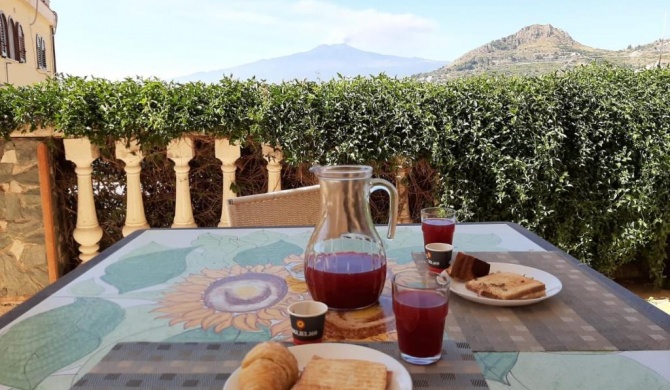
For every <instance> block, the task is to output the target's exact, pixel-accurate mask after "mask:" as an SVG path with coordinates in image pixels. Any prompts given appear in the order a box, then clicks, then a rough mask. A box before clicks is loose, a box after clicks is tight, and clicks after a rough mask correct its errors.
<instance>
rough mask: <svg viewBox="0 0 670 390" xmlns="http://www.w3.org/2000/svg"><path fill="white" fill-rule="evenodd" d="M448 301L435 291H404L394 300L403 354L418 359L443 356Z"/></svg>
mask: <svg viewBox="0 0 670 390" xmlns="http://www.w3.org/2000/svg"><path fill="white" fill-rule="evenodd" d="M448 302H449V301H448V298H447V297H446V296H444V295H442V294H440V293H438V292H435V291H419V290H404V291H398V292H397V293H396V294H395V295H394V296H393V313H394V314H395V323H396V329H397V331H398V347H399V348H400V352H401V353H403V354H405V355H409V356H411V357H414V358H430V357H434V356H438V355H440V354H441V353H442V340H443V337H444V324H445V322H446V319H447V312H448V311H449V303H448Z"/></svg>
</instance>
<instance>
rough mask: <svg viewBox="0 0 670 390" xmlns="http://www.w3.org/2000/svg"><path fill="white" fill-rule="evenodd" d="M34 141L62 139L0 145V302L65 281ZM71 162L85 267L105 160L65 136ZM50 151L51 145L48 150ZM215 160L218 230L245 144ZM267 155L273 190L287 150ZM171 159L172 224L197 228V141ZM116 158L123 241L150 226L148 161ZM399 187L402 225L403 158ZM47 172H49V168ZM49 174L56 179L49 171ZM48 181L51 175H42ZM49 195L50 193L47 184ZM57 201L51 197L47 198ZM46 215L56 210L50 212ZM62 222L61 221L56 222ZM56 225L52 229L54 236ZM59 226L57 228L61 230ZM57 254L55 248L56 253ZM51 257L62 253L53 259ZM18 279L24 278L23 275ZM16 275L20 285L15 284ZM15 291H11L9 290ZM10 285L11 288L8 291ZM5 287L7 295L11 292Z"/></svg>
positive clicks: (92, 250) (183, 143)
mask: <svg viewBox="0 0 670 390" xmlns="http://www.w3.org/2000/svg"><path fill="white" fill-rule="evenodd" d="M31 136H33V137H42V138H50V137H59V136H60V135H59V134H56V133H54V132H52V131H49V130H48V129H46V130H45V129H40V130H38V131H34V132H32V133H19V132H17V133H15V134H12V138H13V139H14V140H15V141H9V142H5V143H0V159H1V160H0V161H1V163H0V190H1V191H0V266H2V267H3V269H4V272H2V273H0V303H2V299H3V296H19V295H20V296H21V297H27V296H30V295H32V294H34V293H35V292H37V291H39V290H40V289H41V288H43V287H44V286H46V285H47V284H48V283H49V281H53V280H55V279H56V278H57V277H58V275H57V274H58V272H59V271H58V270H57V269H56V268H54V266H53V264H51V265H49V264H48V263H49V260H48V259H46V260H45V258H46V257H47V256H46V253H47V252H48V251H49V250H50V247H49V246H50V245H53V246H54V247H55V244H54V243H53V242H52V243H49V242H48V241H58V240H57V239H55V238H53V237H52V238H51V239H46V237H47V236H48V235H45V224H52V225H53V224H54V222H53V219H54V218H53V215H48V216H49V217H50V218H49V219H47V218H45V208H44V203H45V200H44V199H43V198H41V195H42V197H44V195H45V194H40V192H41V190H40V179H41V177H40V173H39V171H38V163H37V161H38V157H37V155H38V153H37V150H38V146H39V144H40V141H38V140H35V139H33V138H30V137H31ZM63 145H64V150H65V159H66V160H69V161H71V162H72V163H74V166H75V168H74V170H75V173H76V176H77V221H76V228H75V229H74V233H73V237H74V240H75V241H76V242H77V244H78V245H79V259H80V260H81V261H82V262H86V261H88V260H90V259H92V258H94V257H95V256H96V255H97V254H98V253H99V248H100V240H101V238H102V235H103V231H102V228H101V226H100V223H99V221H98V213H97V210H96V208H95V193H94V189H93V182H92V176H91V175H92V172H93V169H94V168H93V166H94V161H95V160H96V159H98V158H99V157H100V152H99V151H98V148H97V147H96V146H95V145H94V144H92V143H91V142H90V141H89V140H88V139H87V138H66V139H64V140H63ZM42 146H43V147H44V149H45V150H46V147H45V146H44V145H42ZM214 152H215V157H216V158H217V159H218V160H220V161H221V171H222V175H223V188H222V189H221V196H222V199H223V202H222V203H223V205H224V207H222V210H221V219H220V221H219V223H218V226H219V227H226V226H229V222H228V216H227V210H226V207H225V205H226V204H227V202H226V200H227V199H230V198H232V197H235V196H237V195H236V194H235V192H234V191H233V190H232V189H231V185H233V184H234V183H235V181H236V175H237V173H236V171H237V168H236V162H237V161H238V159H240V157H241V145H240V144H237V143H231V142H230V141H229V140H228V139H225V138H221V139H215V140H214ZM262 153H263V158H265V160H267V171H268V192H273V191H279V190H281V189H282V183H281V176H282V175H281V173H282V161H283V154H282V150H281V148H276V147H271V146H269V145H263V147H262ZM166 154H167V157H168V158H169V159H170V160H171V161H172V162H173V163H174V170H175V178H176V183H175V188H176V195H175V210H174V220H173V223H172V227H174V228H193V227H196V226H197V225H196V222H195V221H194V218H193V207H192V204H191V194H190V186H189V170H190V168H189V162H190V161H191V160H192V159H193V157H194V141H193V139H191V138H190V137H183V138H180V139H176V140H173V141H172V142H171V143H170V144H169V145H168V146H167V148H166ZM115 157H116V158H117V159H118V160H121V161H123V162H124V164H125V167H124V170H125V175H126V183H127V186H126V194H125V195H126V210H125V215H126V217H125V223H124V226H123V229H122V233H123V235H124V236H127V235H129V234H130V233H132V232H134V231H136V230H139V229H146V228H149V227H150V226H149V224H148V222H147V218H146V216H145V210H144V204H143V200H142V183H141V180H140V174H141V170H142V166H141V162H142V160H143V158H144V154H143V151H142V147H141V145H138V144H137V142H135V141H133V140H130V141H128V140H118V141H117V142H116V145H115ZM396 167H397V171H396V186H397V187H398V192H399V194H400V208H399V210H400V211H399V222H400V223H409V222H411V218H410V214H409V207H408V194H407V189H406V186H405V185H404V181H405V178H406V176H407V172H408V170H409V168H410V167H409V165H408V164H407V162H405V161H403V160H398V161H396ZM44 172H48V168H47V170H46V171H44ZM43 175H47V176H48V175H49V174H48V173H44V174H43ZM42 179H47V180H49V178H42ZM44 188H45V189H43V190H42V192H50V191H49V189H48V188H49V187H48V186H46V187H44ZM48 196H52V194H50V193H49V194H48ZM47 213H54V212H53V211H47ZM56 224H57V223H56ZM54 228H55V227H54V226H46V231H47V233H48V232H52V231H53V230H54ZM56 228H57V227H56ZM52 252H53V251H52ZM51 257H58V255H57V254H56V255H54V254H53V253H52V254H51ZM18 275H21V276H20V277H19V276H18ZM11 278H15V280H13V279H12V280H10V279H11ZM3 286H9V287H3ZM3 288H4V290H3ZM5 290H6V291H5Z"/></svg>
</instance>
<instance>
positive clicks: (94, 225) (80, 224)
mask: <svg viewBox="0 0 670 390" xmlns="http://www.w3.org/2000/svg"><path fill="white" fill-rule="evenodd" d="M63 146H64V147H65V158H66V159H67V160H68V161H72V162H73V163H74V164H75V166H76V168H75V172H76V174H77V226H76V228H75V229H74V234H73V236H74V240H75V241H77V243H78V244H79V252H80V255H79V259H80V260H81V261H82V262H87V261H89V260H90V259H92V258H94V257H95V256H96V255H97V254H98V249H99V248H100V245H99V242H100V239H101V238H102V228H100V224H99V223H98V217H97V215H96V213H95V202H94V200H93V179H92V178H91V172H93V168H91V164H92V163H93V161H94V160H95V159H97V158H98V157H100V152H99V150H98V148H97V146H95V145H91V141H89V139H88V138H67V139H64V140H63Z"/></svg>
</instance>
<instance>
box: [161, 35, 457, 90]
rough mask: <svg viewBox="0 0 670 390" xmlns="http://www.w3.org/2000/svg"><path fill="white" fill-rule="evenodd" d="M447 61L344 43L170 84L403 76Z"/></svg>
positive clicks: (198, 75)
mask: <svg viewBox="0 0 670 390" xmlns="http://www.w3.org/2000/svg"><path fill="white" fill-rule="evenodd" d="M447 63H448V62H447V61H432V60H426V59H422V58H407V57H397V56H388V55H382V54H377V53H371V52H367V51H363V50H358V49H355V48H353V47H351V46H348V45H345V44H339V45H321V46H318V47H316V48H314V49H312V50H310V51H307V52H304V53H296V54H292V55H288V56H284V57H277V58H272V59H267V60H260V61H256V62H252V63H249V64H245V65H240V66H236V67H233V68H227V69H219V70H214V71H210V72H198V73H193V74H190V75H187V76H182V77H177V78H175V79H174V81H177V82H189V81H203V82H208V83H209V82H217V81H219V80H220V79H221V78H222V77H223V76H224V75H226V76H227V75H231V74H232V75H233V77H235V78H239V79H247V78H251V77H253V76H256V78H257V79H264V80H266V81H268V82H270V83H279V82H281V81H282V80H293V79H301V80H302V79H307V80H324V81H325V80H329V79H331V78H333V77H336V76H337V74H338V73H339V74H341V75H343V76H358V75H363V76H367V75H370V74H373V75H377V74H379V73H382V72H383V73H386V74H387V75H388V76H392V77H393V76H396V77H406V76H411V75H414V74H417V73H421V72H428V71H431V70H435V69H438V68H440V67H441V66H444V65H446V64H447Z"/></svg>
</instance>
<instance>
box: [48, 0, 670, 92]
mask: <svg viewBox="0 0 670 390" xmlns="http://www.w3.org/2000/svg"><path fill="white" fill-rule="evenodd" d="M51 7H52V8H53V9H54V10H55V11H56V12H57V13H58V29H57V32H56V56H57V66H58V72H61V73H67V74H73V75H80V76H84V75H95V76H98V77H105V78H109V79H119V78H123V77H126V76H135V75H140V76H145V77H148V76H156V77H161V78H168V77H174V76H182V75H186V74H190V73H194V72H197V71H209V70H217V69H223V68H229V67H232V66H236V65H241V64H245V63H248V62H253V61H257V60H260V59H265V58H273V57H279V56H283V55H288V54H293V53H297V52H303V51H308V50H310V49H312V48H314V47H316V46H318V45H320V44H324V43H345V42H346V43H348V44H350V45H351V46H353V47H356V48H358V49H362V50H367V51H373V52H377V53H382V54H393V55H400V56H407V57H412V56H416V57H422V58H428V59H434V60H454V59H456V58H458V57H459V56H461V55H463V54H464V53H465V52H467V51H469V50H471V49H474V48H476V47H478V46H480V45H482V44H485V43H487V42H489V41H491V40H494V39H498V38H501V37H504V36H507V35H510V34H513V33H515V32H516V31H518V30H519V29H521V28H522V27H524V26H527V25H530V24H536V23H538V24H547V23H549V24H552V25H553V26H554V27H558V28H561V29H563V30H565V31H567V32H568V33H569V34H570V35H571V36H572V37H573V38H574V39H575V40H577V41H579V42H580V43H582V44H585V45H587V46H592V47H597V48H601V49H611V50H618V49H624V48H625V47H626V46H628V45H629V44H632V45H638V44H645V43H649V42H652V41H654V40H656V39H659V38H661V36H663V35H664V36H665V37H668V36H670V26H668V28H667V29H666V27H665V24H666V19H667V14H668V11H670V0H664V1H660V0H630V1H623V0H598V1H593V0H469V1H468V0H457V1H453V0H332V1H320V0H52V1H51ZM664 30H667V31H664Z"/></svg>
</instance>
